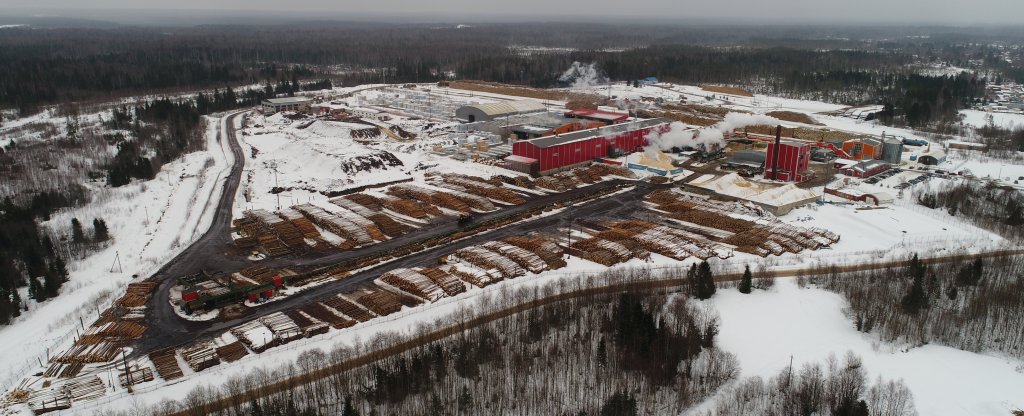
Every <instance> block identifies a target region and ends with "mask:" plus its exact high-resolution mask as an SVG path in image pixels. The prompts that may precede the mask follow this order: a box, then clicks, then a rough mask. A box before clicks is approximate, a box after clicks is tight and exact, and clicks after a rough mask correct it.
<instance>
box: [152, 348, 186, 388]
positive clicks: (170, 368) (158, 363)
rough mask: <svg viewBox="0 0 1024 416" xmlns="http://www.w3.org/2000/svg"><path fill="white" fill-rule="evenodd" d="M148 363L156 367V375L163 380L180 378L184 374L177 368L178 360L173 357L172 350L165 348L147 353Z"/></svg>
mask: <svg viewBox="0 0 1024 416" xmlns="http://www.w3.org/2000/svg"><path fill="white" fill-rule="evenodd" d="M149 359H150V361H153V366H155V367H156V373H157V374H159V375H160V378H162V379H164V380H168V381H169V380H174V379H176V378H181V376H183V375H184V374H183V373H182V372H181V367H179V366H178V359H177V358H175V356H174V349H173V348H167V349H163V350H159V351H154V352H151V353H149Z"/></svg>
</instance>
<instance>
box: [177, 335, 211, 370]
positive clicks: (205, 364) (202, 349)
mask: <svg viewBox="0 0 1024 416" xmlns="http://www.w3.org/2000/svg"><path fill="white" fill-rule="evenodd" d="M181 358H184V359H185V363H186V364H188V366H189V367H191V368H192V370H194V371H197V372H198V371H203V370H205V369H207V368H210V367H213V366H215V365H217V364H220V358H218V357H217V352H216V351H214V350H213V345H211V344H210V343H209V342H200V343H198V344H195V345H193V346H191V347H188V348H185V349H183V350H181Z"/></svg>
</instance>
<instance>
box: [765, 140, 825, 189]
mask: <svg viewBox="0 0 1024 416" xmlns="http://www.w3.org/2000/svg"><path fill="white" fill-rule="evenodd" d="M776 149H778V152H776ZM810 161H811V143H808V142H799V141H795V140H780V139H776V140H775V142H774V143H768V154H767V157H766V158H765V165H764V177H765V179H774V180H779V181H786V182H803V181H806V180H808V179H811V178H813V177H814V174H813V173H809V172H807V165H808V164H810Z"/></svg>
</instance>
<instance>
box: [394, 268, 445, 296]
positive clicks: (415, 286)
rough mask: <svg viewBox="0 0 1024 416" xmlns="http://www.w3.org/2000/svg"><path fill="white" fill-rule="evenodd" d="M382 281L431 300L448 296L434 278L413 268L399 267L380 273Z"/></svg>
mask: <svg viewBox="0 0 1024 416" xmlns="http://www.w3.org/2000/svg"><path fill="white" fill-rule="evenodd" d="M380 281H382V282H384V283H387V284H389V285H391V286H394V287H396V288H398V289H400V290H402V291H404V292H406V293H409V294H411V295H413V296H419V297H420V298H423V299H425V300H428V301H430V302H435V301H437V300H439V299H441V298H443V297H445V296H447V294H446V293H445V291H444V290H442V289H441V287H440V286H438V285H437V284H436V283H434V281H433V280H431V279H430V278H429V277H427V276H424V275H422V274H420V273H419V272H417V271H415V270H412V269H406V268H399V269H394V270H391V271H388V272H386V273H384V274H382V275H380Z"/></svg>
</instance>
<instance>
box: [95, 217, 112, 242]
mask: <svg viewBox="0 0 1024 416" xmlns="http://www.w3.org/2000/svg"><path fill="white" fill-rule="evenodd" d="M92 228H93V234H94V236H95V237H94V239H95V240H96V241H97V242H103V241H107V240H109V239H110V232H109V230H107V222H106V221H103V219H101V218H95V219H93V220H92Z"/></svg>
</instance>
